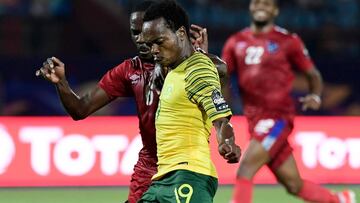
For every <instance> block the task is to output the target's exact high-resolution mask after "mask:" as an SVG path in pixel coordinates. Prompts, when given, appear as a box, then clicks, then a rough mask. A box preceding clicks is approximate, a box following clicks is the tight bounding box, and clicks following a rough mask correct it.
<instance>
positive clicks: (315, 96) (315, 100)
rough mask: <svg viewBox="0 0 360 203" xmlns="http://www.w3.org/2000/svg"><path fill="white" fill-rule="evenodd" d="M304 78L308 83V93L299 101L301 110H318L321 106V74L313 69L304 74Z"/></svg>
mask: <svg viewBox="0 0 360 203" xmlns="http://www.w3.org/2000/svg"><path fill="white" fill-rule="evenodd" d="M305 76H306V78H307V80H308V83H309V88H310V93H309V94H307V95H306V96H305V97H301V98H300V99H299V101H300V102H302V103H303V104H302V110H303V111H306V110H307V109H312V110H318V109H319V108H320V106H321V92H322V89H323V83H322V77H321V74H320V72H319V71H318V70H317V69H316V68H315V67H313V68H311V69H310V70H308V71H306V72H305Z"/></svg>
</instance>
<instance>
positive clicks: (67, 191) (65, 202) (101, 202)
mask: <svg viewBox="0 0 360 203" xmlns="http://www.w3.org/2000/svg"><path fill="white" fill-rule="evenodd" d="M327 187H328V188H330V189H332V190H334V191H340V190H342V189H344V188H349V189H352V190H354V191H355V193H356V194H357V197H356V199H357V202H360V197H359V196H360V185H351V186H327ZM127 192H128V189H127V188H126V187H89V188H81V187H80V188H10V189H9V188H1V189H0V203H83V202H84V203H85V202H86V203H122V202H124V201H123V200H125V199H126V196H127ZM231 192H232V187H230V186H220V187H219V189H218V191H217V193H216V196H215V200H214V203H228V202H229V199H230V196H231ZM253 202H254V203H301V202H302V201H300V200H298V199H296V198H294V197H291V196H290V195H288V194H286V192H285V190H284V189H283V188H282V187H280V186H277V185H275V186H256V188H255V191H254V201H253Z"/></svg>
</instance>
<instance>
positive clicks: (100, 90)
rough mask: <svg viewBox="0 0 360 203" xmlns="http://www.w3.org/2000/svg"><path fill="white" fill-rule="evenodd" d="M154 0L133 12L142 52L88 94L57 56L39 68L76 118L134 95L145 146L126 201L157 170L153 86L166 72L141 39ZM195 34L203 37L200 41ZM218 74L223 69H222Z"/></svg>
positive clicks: (138, 192)
mask: <svg viewBox="0 0 360 203" xmlns="http://www.w3.org/2000/svg"><path fill="white" fill-rule="evenodd" d="M153 3H154V1H143V2H142V3H140V4H138V5H137V6H136V7H135V9H134V11H133V12H132V13H131V15H130V31H131V37H132V40H133V42H134V43H135V45H136V47H137V50H138V53H139V55H138V56H136V57H134V58H131V59H127V60H125V61H124V62H123V63H121V64H119V65H118V66H116V67H114V68H113V69H111V70H109V71H108V72H107V73H106V74H105V75H104V76H103V77H102V79H101V80H100V81H99V83H98V85H97V86H96V87H94V88H93V89H92V90H90V91H89V93H87V94H86V95H84V96H82V97H80V96H78V95H77V94H76V93H74V92H73V90H72V89H71V87H70V86H69V84H68V82H67V80H66V77H65V64H64V63H63V62H62V61H60V60H59V59H57V58H55V57H52V58H49V59H47V61H46V62H44V64H43V67H42V68H41V69H40V70H38V71H37V75H42V76H43V77H44V78H45V79H47V80H49V81H50V82H52V83H54V84H55V86H56V89H57V91H58V93H59V96H60V99H61V102H62V104H63V105H64V107H65V109H66V111H67V112H68V113H69V114H70V116H71V117H72V118H73V119H74V120H80V119H84V118H86V117H87V116H89V115H90V114H92V113H94V112H95V111H97V110H98V109H100V108H101V107H103V106H105V105H107V104H108V103H110V102H112V101H113V100H115V99H116V98H117V97H134V98H135V101H136V107H137V111H138V118H139V128H140V134H141V138H142V143H143V148H142V149H141V151H140V152H139V159H138V162H137V163H136V165H135V166H134V173H133V174H132V177H131V183H130V189H129V195H128V201H127V202H129V203H135V202H137V201H138V200H139V199H140V197H141V196H142V194H143V193H144V192H145V191H146V190H147V189H148V187H149V186H150V184H151V177H152V176H153V175H154V174H155V173H156V171H157V164H156V163H157V156H156V138H155V112H156V109H157V105H158V100H159V94H158V93H159V91H158V89H157V88H154V86H159V85H161V77H162V79H163V77H164V73H162V72H161V71H155V68H154V62H153V57H152V55H151V53H150V48H149V47H148V46H147V45H146V44H145V43H143V42H141V39H140V34H141V29H142V24H143V20H142V19H143V16H144V13H145V10H146V9H147V8H148V7H149V6H150V5H151V4H153ZM195 27H196V26H195ZM192 33H193V42H194V46H195V47H197V48H199V47H200V48H201V47H202V48H204V49H207V47H204V45H203V44H202V43H204V44H205V43H206V45H207V34H206V32H205V33H203V31H202V30H199V29H195V28H194V29H193V31H192ZM196 37H201V39H202V40H201V42H200V41H199V40H197V38H196ZM211 58H212V59H213V61H214V63H215V64H216V65H217V68H218V70H219V72H221V71H224V64H223V63H222V61H221V60H219V58H217V57H216V56H213V55H212V57H211ZM225 70H226V68H225ZM219 75H224V73H223V72H221V73H219ZM158 83H160V84H158Z"/></svg>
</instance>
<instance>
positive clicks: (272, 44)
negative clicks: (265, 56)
mask: <svg viewBox="0 0 360 203" xmlns="http://www.w3.org/2000/svg"><path fill="white" fill-rule="evenodd" d="M278 49H279V44H278V43H276V42H272V41H269V42H268V45H267V50H268V51H269V53H271V54H273V53H275V52H277V50H278Z"/></svg>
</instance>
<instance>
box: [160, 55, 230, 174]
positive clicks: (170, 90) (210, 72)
mask: <svg viewBox="0 0 360 203" xmlns="http://www.w3.org/2000/svg"><path fill="white" fill-rule="evenodd" d="M228 116H231V110H230V108H229V107H228V105H227V104H226V102H225V100H224V98H223V96H222V94H221V87H220V81H219V75H218V72H217V70H216V68H215V65H214V64H213V63H212V61H211V60H210V59H209V58H208V57H207V56H206V55H204V54H202V53H198V52H195V53H194V54H193V55H192V56H190V57H189V58H188V59H186V60H185V61H183V62H182V63H181V64H180V65H178V66H177V67H176V68H175V69H173V70H172V71H170V72H169V73H168V75H167V76H166V79H165V82H164V86H163V89H162V92H161V95H160V102H159V106H158V110H157V114H156V121H155V125H156V142H157V156H158V173H157V174H155V175H154V176H153V180H157V179H160V178H161V177H162V176H164V175H165V174H167V173H168V172H170V171H174V170H179V169H185V170H189V171H193V172H196V173H200V174H204V175H209V176H212V177H216V178H217V173H216V170H215V167H214V165H213V163H212V161H211V159H210V148H209V136H210V129H211V127H212V121H214V120H216V119H218V118H222V117H228Z"/></svg>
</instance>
